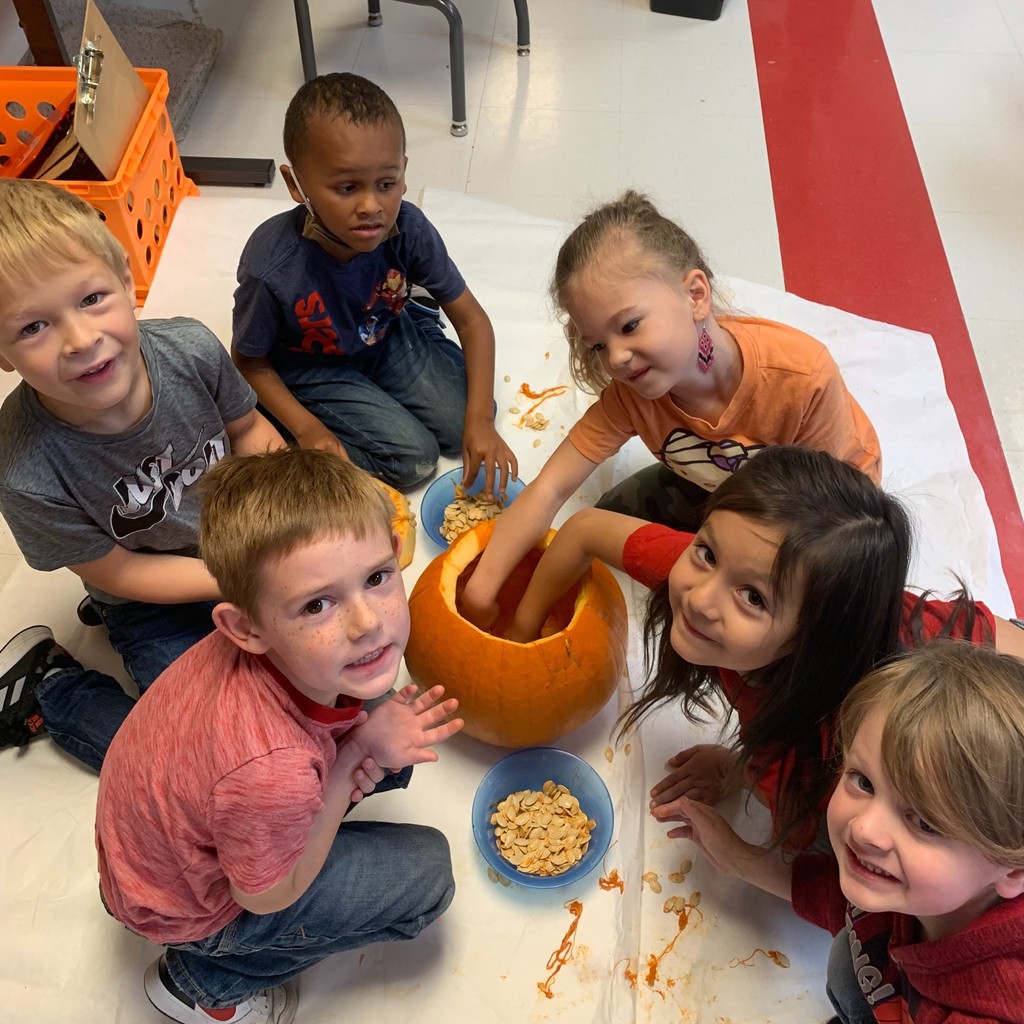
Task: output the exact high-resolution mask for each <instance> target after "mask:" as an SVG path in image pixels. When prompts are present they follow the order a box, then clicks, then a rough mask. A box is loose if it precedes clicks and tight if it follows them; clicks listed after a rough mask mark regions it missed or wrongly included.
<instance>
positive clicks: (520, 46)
mask: <svg viewBox="0 0 1024 1024" xmlns="http://www.w3.org/2000/svg"><path fill="white" fill-rule="evenodd" d="M515 5H516V53H518V54H519V56H520V57H525V56H526V55H527V54H528V53H529V52H530V8H529V7H528V6H527V0H515Z"/></svg>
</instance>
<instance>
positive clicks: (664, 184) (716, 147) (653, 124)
mask: <svg viewBox="0 0 1024 1024" xmlns="http://www.w3.org/2000/svg"><path fill="white" fill-rule="evenodd" d="M619 145H620V161H621V166H622V174H621V178H620V183H621V185H622V187H623V188H627V187H628V188H637V189H640V190H642V191H654V192H656V193H658V194H659V195H666V196H672V197H674V198H675V199H676V200H677V201H683V200H693V199H700V200H702V201H704V202H706V203H708V204H709V205H711V206H712V208H714V207H715V206H719V205H720V206H725V205H727V204H731V203H749V202H770V201H771V198H772V192H771V179H770V176H769V172H768V153H767V150H766V149H765V141H764V129H763V126H762V123H761V118H760V117H729V118H725V117H711V116H704V115H701V114H699V113H696V114H694V113H690V112H689V111H687V110H685V109H682V110H676V111H674V113H673V116H672V117H671V118H666V117H665V116H664V115H663V114H651V113H623V115H622V126H621V129H620V136H619Z"/></svg>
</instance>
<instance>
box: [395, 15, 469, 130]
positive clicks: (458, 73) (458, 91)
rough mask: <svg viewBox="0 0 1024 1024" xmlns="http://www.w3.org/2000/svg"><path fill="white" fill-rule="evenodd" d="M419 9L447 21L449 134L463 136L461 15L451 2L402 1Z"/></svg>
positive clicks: (463, 59)
mask: <svg viewBox="0 0 1024 1024" xmlns="http://www.w3.org/2000/svg"><path fill="white" fill-rule="evenodd" d="M402 2H403V3H414V4H418V5H419V6H420V7H434V8H436V9H437V10H439V11H440V12H441V13H442V14H443V15H444V16H445V17H446V18H447V19H448V50H449V53H450V60H449V63H450V64H451V78H452V127H451V133H452V135H456V136H463V135H465V134H466V133H467V132H468V131H469V128H468V127H467V126H466V55H465V48H464V45H463V40H462V15H461V14H459V9H458V7H456V6H455V4H453V3H452V0H402Z"/></svg>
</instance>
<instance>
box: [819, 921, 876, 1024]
mask: <svg viewBox="0 0 1024 1024" xmlns="http://www.w3.org/2000/svg"><path fill="white" fill-rule="evenodd" d="M825 994H826V995H827V996H828V998H829V1000H830V1001H831V1003H832V1005H833V1006H834V1007H835V1011H836V1016H837V1017H838V1018H839V1020H840V1024H875V1013H874V1011H873V1010H872V1009H871V1004H870V1003H869V1002H868V1001H867V998H866V997H865V995H864V992H863V991H862V990H861V987H860V982H859V981H857V972H856V971H855V970H854V969H853V956H852V955H851V953H850V932H849V929H847V928H844V929H843V930H842V931H841V932H840V933H839V934H838V935H837V936H836V937H835V938H834V939H833V940H832V948H831V949H830V950H829V954H828V981H827V982H826V985H825Z"/></svg>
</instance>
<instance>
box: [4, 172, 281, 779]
mask: <svg viewBox="0 0 1024 1024" xmlns="http://www.w3.org/2000/svg"><path fill="white" fill-rule="evenodd" d="M0 224H2V225H3V230H2V231H0V368H2V369H4V370H6V371H8V372H13V373H17V374H18V375H19V376H20V377H21V383H20V384H18V386H17V387H16V388H15V389H14V391H13V392H12V393H11V394H10V395H9V396H8V398H7V400H6V401H5V402H4V403H3V408H2V409H0V513H2V514H3V517H4V519H5V520H6V521H7V525H8V526H9V527H10V530H11V533H12V534H14V538H15V540H16V541H17V543H18V547H19V548H20V549H21V552H22V554H23V555H24V556H25V560H26V561H27V562H28V564H29V565H30V566H32V568H34V569H41V570H44V571H49V570H53V569H59V568H61V567H64V566H66V567H68V568H70V569H71V571H72V572H74V573H76V574H77V575H78V576H80V577H81V579H82V582H83V583H84V584H85V588H86V590H87V591H88V594H89V598H88V600H87V602H85V603H84V605H83V609H82V613H81V614H83V617H84V616H85V615H88V616H91V617H92V619H93V621H96V620H102V622H103V623H104V625H105V626H106V628H107V632H108V634H109V636H110V643H111V645H112V646H113V648H114V650H115V651H117V653H118V654H119V655H120V656H121V658H122V659H123V660H124V664H125V668H126V669H127V670H128V672H129V673H130V675H131V677H132V679H133V680H134V681H135V683H136V684H137V685H138V687H139V689H140V690H145V689H146V687H147V686H149V684H150V683H151V682H152V681H153V680H154V679H155V678H156V677H157V676H158V675H159V674H160V673H161V672H162V671H163V670H164V669H165V668H166V667H167V666H168V665H169V664H170V663H171V662H172V661H173V660H174V659H175V658H176V657H177V656H178V655H179V654H181V653H182V652H184V651H186V650H188V648H189V647H191V646H192V644H194V643H195V642H196V641H197V640H199V639H201V638H202V637H204V636H206V635H207V634H208V633H209V632H210V630H211V629H212V628H213V622H212V620H211V619H210V611H211V609H212V608H213V601H214V600H215V599H216V598H217V597H218V596H219V595H218V591H217V584H216V583H215V582H214V579H213V577H212V576H211V575H210V574H209V573H208V572H207V571H206V568H205V567H204V565H203V563H202V562H201V561H200V560H199V558H198V554H197V543H198V528H199V499H198V497H197V496H196V493H195V488H194V485H195V484H196V483H197V482H198V480H199V479H200V478H201V477H202V475H203V474H204V473H205V472H206V470H207V469H208V468H209V467H210V466H212V465H213V464H214V463H215V462H217V460H218V459H220V458H221V457H223V456H224V455H230V454H231V453H232V452H257V451H263V450H264V449H266V448H273V447H276V446H279V445H282V444H283V443H284V442H283V441H282V439H281V437H280V435H279V434H278V433H277V431H276V430H275V429H274V428H273V427H272V426H271V425H270V424H269V423H268V422H267V421H266V420H265V419H264V418H263V417H262V416H261V415H260V414H259V413H258V412H256V410H255V405H256V396H255V394H254V393H253V390H252V388H250V387H249V385H248V384H246V382H245V381H244V380H243V379H242V377H241V376H240V375H239V373H238V371H237V370H236V369H235V367H234V366H232V365H231V360H230V359H229V358H228V354H227V351H226V350H225V349H224V346H223V345H221V343H220V342H219V341H218V340H217V339H216V338H215V337H214V336H213V335H212V334H211V333H210V332H209V331H208V330H207V329H206V328H205V327H204V326H203V325H202V324H201V323H199V322H198V321H196V320H189V319H185V318H183V317H176V318H174V319H172V320H143V321H141V322H139V321H136V319H135V285H134V283H133V281H132V275H131V271H130V268H129V266H128V258H127V256H126V255H125V252H124V250H123V249H122V248H121V246H120V244H119V243H118V241H117V239H116V238H114V236H113V235H112V234H111V233H110V231H109V230H107V227H106V225H105V224H104V223H103V221H102V220H101V219H100V216H99V214H98V213H97V212H96V211H95V210H94V209H93V208H92V207H91V206H89V205H88V204H87V203H85V202H83V201H82V200H81V199H79V198H78V197H77V196H74V195H72V194H71V193H70V192H67V191H65V190H64V189H62V188H58V187H56V186H55V185H50V184H47V183H45V182H39V181H21V180H15V179H11V180H0ZM133 704H134V699H133V698H132V697H130V696H129V695H128V694H127V693H125V692H124V690H123V688H122V687H121V684H120V683H119V682H118V681H117V680H116V679H114V678H112V677H111V676H108V675H104V674H102V673H100V672H94V671H91V670H87V669H85V668H83V667H82V666H81V665H80V664H78V662H77V661H75V660H74V659H73V658H72V657H71V656H70V655H69V654H68V653H67V651H65V650H64V649H63V648H62V647H60V646H59V645H58V644H57V643H56V642H55V641H54V638H53V634H52V633H51V632H50V630H49V628H48V627H46V626H30V627H29V628H28V629H25V630H22V631H21V632H20V633H18V634H17V635H16V636H15V637H14V638H13V639H12V640H10V641H9V642H8V643H7V644H6V645H5V646H4V647H3V649H2V650H0V746H4V747H6V746H10V745H12V744H13V745H19V746H21V745H24V744H25V743H27V742H28V741H29V739H31V737H32V736H33V735H37V734H39V733H40V732H41V730H42V729H43V727H44V726H45V728H46V729H47V730H48V731H49V733H50V736H51V737H52V738H53V740H54V742H56V743H57V744H58V745H59V746H61V747H62V748H63V749H64V750H66V751H68V753H70V754H73V755H74V756H75V757H77V758H79V759H80V760H81V761H84V762H85V763H86V764H87V765H89V766H91V767H93V768H97V769H98V768H99V766H100V763H101V762H102V760H103V755H104V752H105V751H106V749H107V746H108V745H109V743H110V739H111V737H112V736H113V735H114V733H115V732H116V730H117V728H118V727H119V726H120V724H121V723H122V722H123V721H124V718H125V716H126V715H127V714H128V712H129V711H130V710H131V708H132V705H133Z"/></svg>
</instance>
